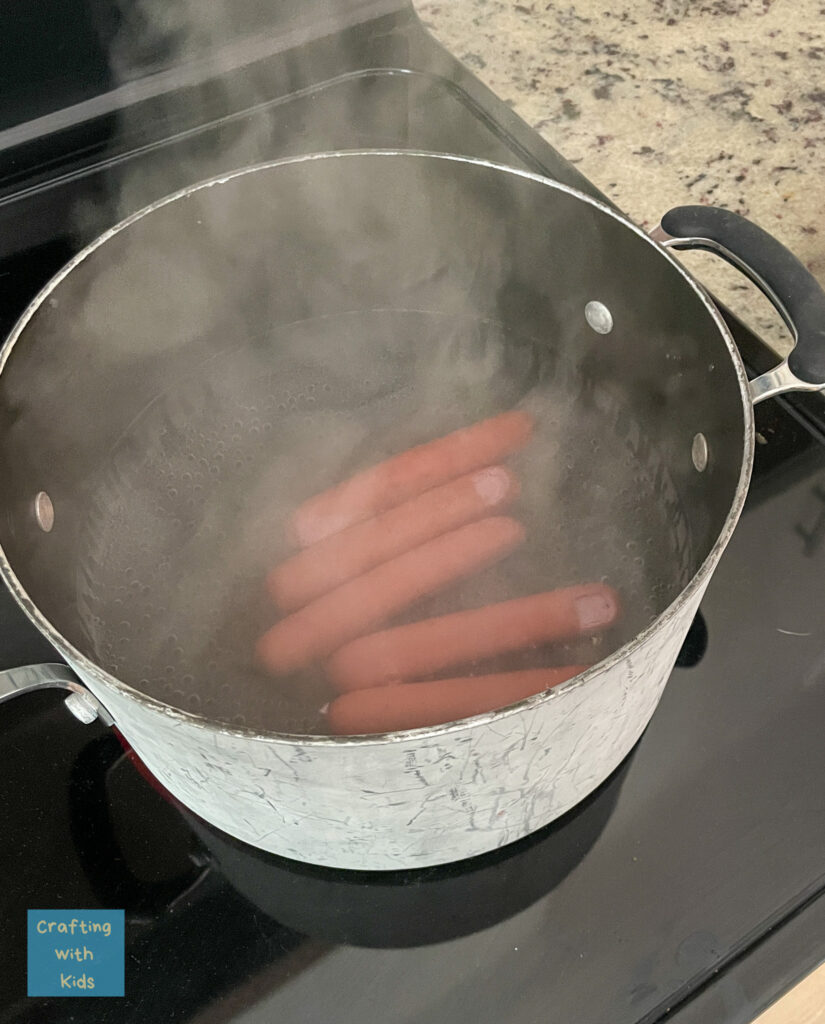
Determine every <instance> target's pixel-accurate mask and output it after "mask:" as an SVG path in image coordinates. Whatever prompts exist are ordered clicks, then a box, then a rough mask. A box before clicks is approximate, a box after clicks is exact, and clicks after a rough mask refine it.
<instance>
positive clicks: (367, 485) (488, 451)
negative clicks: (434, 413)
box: [287, 410, 533, 547]
mask: <svg viewBox="0 0 825 1024" xmlns="http://www.w3.org/2000/svg"><path fill="white" fill-rule="evenodd" d="M532 430H533V420H532V418H531V417H530V416H529V415H528V414H527V413H526V412H520V411H517V410H514V411H510V412H505V413H501V415H499V416H494V417H492V418H491V419H487V420H482V421H481V422H480V423H476V424H474V425H473V426H471V427H465V428H463V429H461V430H456V431H455V432H454V433H452V434H447V435H446V437H440V438H438V439H437V440H435V441H429V442H428V443H427V444H422V445H418V446H417V447H415V448H410V449H409V450H408V451H405V452H401V454H400V455H395V456H393V457H392V458H390V459H387V460H386V461H384V462H380V463H378V465H376V466H371V467H370V468H369V469H365V470H363V471H362V472H360V473H356V474H355V476H353V477H351V478H350V479H349V480H345V481H344V482H343V483H341V484H338V486H336V487H332V488H331V489H330V490H328V491H323V492H322V493H321V494H318V495H316V496H315V497H313V498H310V499H309V500H308V501H305V502H304V503H303V504H302V505H300V506H299V507H298V508H297V509H296V511H295V512H294V514H293V516H292V519H291V521H290V523H289V526H288V527H287V532H288V534H289V536H290V540H291V541H292V542H293V543H295V544H297V545H298V546H299V547H307V546H308V545H310V544H315V543H317V542H318V541H320V540H323V539H324V538H325V537H329V536H330V535H331V534H333V533H338V532H339V531H340V530H345V529H346V528H347V527H348V526H352V525H353V524H354V523H360V522H363V521H364V520H365V519H370V518H372V516H374V515H376V514H377V513H378V512H383V511H385V510H386V509H388V508H393V507H394V506H395V505H400V504H401V502H403V501H407V500H408V499H409V498H413V497H415V496H416V495H417V494H421V493H422V492H423V491H428V490H429V489H430V488H431V487H438V486H439V485H440V484H444V483H446V482H447V481H448V480H453V479H454V478H455V477H457V476H463V475H464V474H465V473H470V472H472V471H473V470H474V469H481V468H482V467H484V466H490V465H492V464H493V463H495V462H498V461H500V460H501V459H503V458H504V457H505V456H506V455H510V454H512V453H513V452H516V451H518V450H519V449H521V448H523V447H524V445H525V444H527V442H528V441H529V439H530V435H531V433H532Z"/></svg>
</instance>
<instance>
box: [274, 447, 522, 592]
mask: <svg viewBox="0 0 825 1024" xmlns="http://www.w3.org/2000/svg"><path fill="white" fill-rule="evenodd" d="M518 492H519V486H518V481H517V480H516V478H515V476H514V475H513V474H512V473H511V472H510V470H509V469H506V468H505V467H504V466H488V467H487V468H485V469H479V470H477V471H476V472H474V473H467V474H466V475H464V476H460V477H458V478H457V479H455V480H451V481H450V482H449V483H446V484H443V485H442V486H441V487H434V488H433V489H432V490H429V491H425V492H424V493H423V494H420V495H418V496H417V497H415V498H412V499H411V500H410V501H405V502H404V503H403V504H401V505H397V506H396V507H395V508H392V509H390V510H389V511H387V512H384V513H382V514H381V515H378V516H375V518H373V519H368V520H366V522H363V523H357V524H356V525H354V526H350V527H349V528H348V529H346V530H342V531H341V532H340V533H336V534H334V535H333V536H330V537H327V538H325V539H324V540H322V541H319V542H318V543H317V544H313V545H312V546H311V547H308V548H305V549H304V550H303V551H299V552H298V554H296V555H293V556H292V558H289V559H287V561H285V562H283V563H282V564H281V565H279V566H277V567H276V568H275V569H273V570H272V572H270V574H269V576H268V577H267V587H268V589H269V593H270V594H271V595H272V598H273V600H274V601H275V603H276V604H277V605H278V607H279V608H280V609H281V611H284V612H291V611H295V609H297V608H301V607H303V605H305V604H307V603H308V602H309V601H312V600H313V599H314V598H316V597H320V595H321V594H325V593H326V592H327V591H328V590H332V589H333V588H335V587H338V586H340V585H341V584H342V583H346V581H347V580H351V579H353V578H354V577H355V576H360V575H361V574H362V573H364V572H366V571H367V570H368V569H372V568H373V567H374V566H376V565H380V564H381V563H382V562H387V561H389V560H390V559H391V558H394V557H395V556H396V555H400V554H402V553H403V552H404V551H409V550H410V549H411V548H414V547H418V546H419V545H420V544H424V543H425V542H426V541H428V540H431V539H432V538H433V537H438V536H440V535H441V534H442V533H447V532H448V531H449V530H454V529H456V527H459V526H463V525H464V523H469V522H472V521H473V520H475V519H479V518H480V517H481V516H484V515H489V513H490V511H491V510H492V509H500V508H503V507H504V506H506V505H508V504H509V503H510V502H511V501H513V500H514V499H515V498H517V497H518Z"/></svg>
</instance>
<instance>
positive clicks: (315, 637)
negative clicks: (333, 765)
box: [257, 516, 524, 674]
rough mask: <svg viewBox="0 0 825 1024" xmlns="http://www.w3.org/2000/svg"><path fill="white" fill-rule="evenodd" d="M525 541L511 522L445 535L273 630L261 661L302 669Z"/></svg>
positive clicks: (262, 643)
mask: <svg viewBox="0 0 825 1024" xmlns="http://www.w3.org/2000/svg"><path fill="white" fill-rule="evenodd" d="M523 540H524V528H523V527H522V525H521V524H520V523H518V522H516V520H515V519H510V518H509V517H507V516H491V517H490V518H488V519H481V520H480V521H479V522H477V523H470V524H468V525H467V526H462V527H460V528H459V529H458V530H451V531H450V532H449V533H445V534H442V535H441V536H440V537H436V538H435V539H434V540H431V541H428V542H427V543H426V544H422V545H420V546H419V547H417V548H413V549H412V550H411V551H407V552H405V553H404V554H402V555H399V556H398V557H397V558H393V559H391V560H390V561H389V562H384V563H383V564H382V565H379V566H376V568H374V569H371V570H370V571H369V572H366V573H364V574H363V575H362V576H358V577H356V578H355V579H354V580H350V581H349V582H348V583H344V584H343V585H342V586H340V587H337V588H336V589H335V590H331V591H329V593H327V594H324V595H323V596H322V597H319V598H317V599H316V600H315V601H312V602H310V604H308V605H305V606H304V607H303V608H301V609H300V611H297V612H295V613H294V614H292V615H290V616H288V617H287V618H285V619H282V620H281V621H280V622H278V623H276V624H275V625H274V626H273V627H272V629H270V630H269V631H268V632H266V633H265V634H264V635H263V636H262V637H261V638H260V640H259V641H258V646H257V653H258V658H259V660H260V662H261V663H262V664H263V665H264V666H265V667H266V668H268V669H269V670H270V671H271V672H274V673H276V674H282V673H287V672H293V671H295V670H296V669H299V668H305V667H306V666H307V665H310V664H311V663H312V662H313V661H316V660H317V659H320V658H325V657H327V656H328V655H330V654H331V653H332V652H333V651H334V650H337V648H339V647H340V646H341V645H342V644H345V643H346V642H347V641H349V640H352V639H354V638H355V637H358V636H363V634H364V633H368V632H369V631H370V630H372V629H375V627H376V626H379V625H380V624H381V623H382V622H386V620H387V619H390V618H392V616H393V615H396V614H398V612H400V611H403V610H404V609H405V608H407V607H408V606H409V605H411V604H413V603H414V602H415V601H417V600H418V599H419V598H422V597H425V596H426V595H428V594H432V593H434V592H435V591H437V590H440V589H441V588H442V587H445V586H446V585H447V584H449V583H452V582H454V581H455V580H458V579H461V578H462V577H464V576H468V575H469V574H470V573H472V572H476V571H477V570H479V569H482V568H484V567H485V566H487V565H491V564H492V563H493V562H496V561H498V560H499V559H500V558H503V557H504V556H505V555H507V554H508V553H509V552H510V551H512V550H513V549H514V548H515V547H517V546H518V545H519V544H520V543H521V542H522V541H523Z"/></svg>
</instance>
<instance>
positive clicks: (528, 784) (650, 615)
mask: <svg viewBox="0 0 825 1024" xmlns="http://www.w3.org/2000/svg"><path fill="white" fill-rule="evenodd" d="M672 246H675V247H682V248H691V247H694V248H708V249H712V250H715V251H717V252H719V253H721V254H722V255H723V256H725V257H726V258H727V259H729V260H730V261H732V262H734V263H735V264H737V265H739V266H740V267H741V268H742V269H743V270H745V272H746V273H748V274H749V275H750V276H751V278H753V279H754V280H755V281H757V283H758V284H759V285H760V286H761V287H762V289H763V290H764V291H765V292H766V294H768V296H769V297H770V298H771V299H772V301H773V302H774V304H775V305H776V307H777V309H778V310H779V311H780V313H781V314H782V315H783V317H784V318H785V319H786V321H787V322H788V324H789V325H790V326H791V328H792V329H793V331H794V334H795V338H796V348H795V350H794V352H793V353H792V354H791V356H790V357H789V359H788V360H787V361H786V362H783V363H782V365H781V366H780V367H778V369H776V370H775V371H774V372H772V373H769V374H766V375H765V376H764V377H761V378H759V379H758V380H755V381H753V382H752V383H750V384H749V383H748V380H747V378H746V375H745V370H744V368H743V365H742V362H741V360H740V358H739V355H738V353H737V351H736V348H735V347H734V344H733V341H732V339H731V336H730V334H729V333H728V330H727V328H726V326H725V323H724V321H723V319H722V317H721V316H720V314H719V311H718V310H717V309H716V307H715V306H714V304H713V302H712V301H711V299H710V298H709V296H708V295H707V293H706V292H705V291H704V290H703V288H702V287H701V286H700V285H699V284H697V282H696V281H694V280H693V278H692V277H691V276H690V274H688V273H687V271H685V270H684V268H683V267H682V266H681V265H680V263H679V262H678V261H677V260H676V259H675V258H674V257H673V255H672V254H671V253H670V252H669V251H668V247H672ZM823 328H825V297H823V294H822V292H821V290H820V289H819V287H818V286H817V284H816V282H815V281H814V280H813V278H812V277H811V275H810V274H808V272H807V271H806V270H805V269H804V268H803V267H802V265H801V264H800V263H799V262H798V261H796V260H795V259H794V257H792V256H791V255H790V254H789V253H788V252H787V251H786V250H785V249H784V248H783V247H782V246H781V245H779V243H777V242H776V241H775V240H773V239H772V238H770V236H768V235H766V234H765V233H764V232H762V231H761V230H760V229H758V228H756V227H755V226H753V225H750V224H748V223H747V222H745V221H743V220H742V219H741V218H738V217H736V216H734V215H732V214H728V213H724V212H721V211H714V210H708V209H706V208H701V207H688V208H682V209H678V210H675V211H672V212H671V213H670V214H668V215H667V217H666V218H665V219H664V220H663V224H662V227H661V228H660V229H658V232H657V233H656V237H655V239H654V238H651V237H648V236H647V235H645V234H644V233H643V232H642V231H641V230H640V229H639V228H637V227H636V226H634V225H633V224H632V223H630V222H629V221H628V220H626V219H625V218H624V217H622V216H621V215H620V214H618V213H617V212H616V211H615V210H613V209H611V208H609V207H608V206H606V205H604V204H602V203H600V202H598V201H596V200H594V199H591V198H589V197H587V196H585V195H582V194H579V193H577V192H576V191H574V190H573V189H570V188H567V187H565V186H563V185H560V184H558V183H557V182H553V181H549V180H547V179H544V178H541V177H539V176H537V175H535V174H529V173H526V172H523V171H518V170H513V169H511V168H506V167H500V166H496V165H493V164H489V163H485V162H482V161H477V160H468V159H463V158H459V157H450V156H441V155H434V154H426V153H397V152H396V153H389V152H374V151H373V152H361V153H352V152H350V153H329V154H318V155H314V156H309V157H303V158H299V159H290V160H285V161H279V162H276V163H270V164H264V165H261V166H256V167H251V168H246V169H244V170H240V171H237V172H234V173H231V174H227V175H224V176H222V177H221V178H217V179H214V180H212V181H208V182H204V183H201V184H199V185H196V186H193V187H191V188H187V189H185V190H183V191H181V192H178V193H176V194H174V195H172V196H169V197H168V198H166V199H163V200H161V201H160V202H157V203H154V204H153V205H152V206H150V207H148V208H147V209H145V210H142V211H140V212H139V213H136V214H134V215H133V216H130V217H129V218H127V219H126V220H124V221H123V222H122V223H120V224H118V225H117V226H116V227H114V228H112V229H111V230H110V231H108V232H107V233H106V234H105V235H103V236H102V237H101V238H99V239H98V240H97V241H96V242H94V243H93V244H91V245H90V246H88V247H87V248H86V249H85V250H84V251H83V252H81V253H80V254H79V255H78V256H77V257H76V258H75V259H73V260H72V261H71V263H69V264H68V266H66V267H65V268H64V269H63V270H62V271H61V272H60V273H59V274H58V275H57V276H56V277H55V278H54V279H53V280H52V281H51V282H50V283H49V284H48V285H47V286H46V287H45V288H44V289H43V291H42V292H41V293H40V294H39V295H38V296H37V298H36V299H35V300H34V301H33V302H32V304H31V305H30V306H29V308H28V309H27V310H26V312H25V313H24V315H23V316H22V318H21V319H20V321H19V322H18V324H17V326H16V327H15V328H14V330H13V332H12V334H11V336H10V338H9V340H8V343H7V344H6V346H5V348H4V349H3V352H2V359H1V360H0V474H2V478H3V481H4V485H3V490H2V496H0V511H1V512H2V515H0V543H1V544H2V554H0V570H2V574H3V577H4V580H5V582H6V584H7V585H8V586H9V588H10V589H11V591H12V593H13V594H14V596H15V598H16V599H17V601H18V602H19V604H20V606H21V607H22V608H23V610H24V611H25V613H26V614H27V615H28V616H29V618H30V619H31V620H32V622H33V623H34V624H35V625H36V626H37V627H38V628H39V629H40V630H41V632H42V633H43V634H44V635H45V636H46V637H47V638H48V639H49V640H50V641H51V642H52V644H53V645H54V646H55V648H56V649H57V650H58V651H59V652H60V654H61V655H62V656H63V657H64V658H65V660H66V662H67V664H68V665H69V666H70V669H71V670H69V669H65V668H62V667H60V666H47V667H43V666H41V667H29V668H25V669H20V670H15V671H12V672H9V673H6V674H5V675H4V676H2V681H1V682H0V687H2V689H0V695H1V696H10V695H12V694H13V693H16V692H22V691H23V690H25V689H30V688H32V687H35V686H38V685H58V686H65V687H67V688H69V689H71V690H72V691H73V692H72V694H71V695H70V696H69V698H67V703H68V704H69V705H70V707H71V709H72V710H73V711H74V713H75V714H76V715H77V716H78V717H80V718H81V719H84V720H89V719H92V718H94V717H95V716H96V715H101V716H102V717H103V718H104V720H106V721H111V722H113V723H114V724H115V725H116V726H117V728H118V729H119V730H120V731H121V732H122V734H123V735H124V736H125V737H126V739H127V740H128V741H129V743H130V744H131V746H132V747H133V748H134V750H135V752H136V753H137V754H138V755H139V757H140V758H141V759H142V761H143V762H144V763H145V764H146V766H147V767H148V768H149V770H150V771H151V772H152V773H153V774H154V775H155V776H156V777H157V779H158V780H159V781H160V782H161V783H162V784H163V786H165V787H166V788H167V789H168V790H169V791H170V792H171V793H172V794H173V795H174V796H175V797H176V798H177V799H178V800H179V801H181V802H182V803H183V804H185V805H186V806H187V807H189V808H190V809H191V810H192V811H194V812H195V813H196V814H198V815H200V816H201V817H202V818H204V819H205V820H206V821H208V822H210V823H211V824H213V825H215V826H217V827H218V828H219V829H222V830H223V831H224V832H227V833H229V834H230V835H231V836H234V837H236V838H237V839H240V840H243V841H244V842H246V843H250V844H252V845H254V846H257V847H259V848H260V849H262V850H267V851H271V852H273V853H277V854H280V855H282V856H284V857H289V858H294V859H297V860H300V861H306V862H310V863H314V864H318V865H330V866H337V867H344V868H357V869H395V868H408V867H416V866H423V865H434V864H440V863H445V862H449V861H453V860H457V859H460V858H466V857H470V856H473V855H476V854H480V853H483V852H485V851H488V850H491V849H494V848H496V847H500V846H503V845H504V844H507V843H511V842H513V841H515V840H517V839H519V838H521V837H523V836H525V835H527V834H529V833H532V832H534V831H535V830H537V829H539V828H540V827H542V826H543V825H546V824H547V823H548V822H550V821H552V820H554V819H555V818H557V817H559V816H560V815H562V814H564V812H565V811H567V810H568V809H570V808H571V807H573V806H574V805H575V804H576V803H578V802H579V801H581V800H582V799H583V798H584V797H585V796H586V795H587V794H589V793H590V792H592V791H593V790H594V789H595V788H596V787H597V786H598V785H599V784H600V783H601V782H602V781H603V780H605V779H606V778H607V777H608V775H609V774H610V773H611V772H612V771H613V770H614V769H615V768H616V766H617V765H618V764H619V763H620V762H621V761H622V759H623V758H624V757H625V756H626V755H627V753H628V752H629V751H630V749H631V748H632V747H633V745H634V744H635V742H636V740H637V739H638V738H639V736H640V735H641V733H642V731H643V730H644V728H645V726H646V725H647V723H648V721H649V719H650V717H651V715H652V714H653V712H654V709H655V707H656V705H657V703H658V701H659V698H660V696H661V694H662V690H663V688H664V685H665V682H666V680H667V678H668V675H669V673H670V671H671V668H672V667H673V664H674V661H675V659H676V657H677V654H678V652H679V649H680V647H681V645H682V641H683V640H684V638H685V635H686V633H687V631H688V628H689V627H690V624H691V622H692V621H693V619H694V616H695V614H696V612H697V609H698V607H699V602H700V600H701V598H702V595H703V593H704V591H705V588H706V587H707V584H708V582H709V580H710V577H711V574H712V573H713V570H714V568H715V566H716V564H717V562H718V560H719V558H720V557H721V555H722V552H723V550H724V548H725V545H726V544H727V542H728V540H729V539H730V536H731V533H732V531H733V529H734V526H735V524H736V521H737V519H738V517H739V514H740V512H741V510H742V506H743V503H744V500H745V494H746V491H747V487H748V481H749V475H750V471H751V462H752V455H753V444H754V421H753V411H752V405H753V403H754V402H757V401H760V400H762V399H763V398H767V397H769V396H770V395H772V394H775V393H777V392H780V391H785V390H790V389H807V390H819V389H821V388H822V387H823V386H825V345H824V344H823V338H822V334H823ZM536 394H540V395H542V396H544V399H545V400H546V401H545V402H544V405H543V406H542V408H543V409H544V412H545V414H546V415H545V417H544V420H545V432H544V434H543V435H542V438H541V439H539V441H537V442H536V443H534V444H533V445H532V448H533V453H532V455H531V456H530V459H529V460H528V461H527V462H526V463H525V465H524V467H523V472H524V475H525V478H526V481H527V484H526V487H527V489H528V490H529V489H530V488H532V492H531V493H532V494H533V496H534V497H536V496H537V504H536V507H537V508H538V509H539V512H538V513H537V514H536V515H534V518H533V521H532V522H531V523H530V524H529V526H530V533H531V535H532V537H533V542H532V543H533V547H532V548H530V549H529V551H528V554H527V555H526V556H525V557H526V559H527V562H529V566H530V567H532V571H533V572H534V573H535V580H534V581H533V583H534V585H535V586H536V588H537V589H541V588H552V587H553V586H558V585H564V584H565V583H567V582H576V581H577V579H579V578H582V577H587V578H592V577H595V576H596V575H597V574H598V573H599V569H600V567H602V566H603V567H604V572H603V575H604V576H606V577H607V578H609V579H610V581H611V582H613V583H615V585H616V586H618V587H619V589H620V590H623V592H624V595H625V598H626V604H627V608H626V614H625V618H624V620H623V624H622V627H621V630H620V632H619V633H617V634H616V636H614V637H613V641H612V644H608V645H607V646H605V647H603V648H599V649H597V654H598V655H599V656H601V657H600V660H598V661H597V663H596V664H595V665H594V666H593V667H592V668H590V669H589V670H587V671H586V672H584V673H583V674H581V675H580V676H578V677H577V678H575V679H573V680H571V681H569V682H568V683H565V684H563V685H561V686H558V687H556V688H554V689H552V690H550V691H548V692H546V693H543V694H540V695H537V696H534V697H531V698H529V699H527V700H523V701H521V702H520V703H518V704H515V705H513V706H510V707H506V708H503V709H501V710H498V711H494V712H488V713H485V714H482V715H478V716H476V717H474V718H470V719H465V720H462V721H457V722H452V723H449V724H444V725H440V726H437V727H433V728H426V729H418V730H411V731H408V732H404V733H392V734H383V735H371V736H355V737H332V736H327V735H319V734H315V733H313V730H314V729H315V728H316V727H317V720H315V719H312V718H311V716H310V717H309V718H308V717H307V713H306V706H305V702H304V703H302V702H301V701H302V700H303V699H304V698H305V697H306V693H305V692H303V691H302V693H301V695H300V699H299V697H296V696H295V694H293V693H290V692H288V690H287V689H284V688H282V687H280V686H279V685H276V684H274V683H273V684H271V685H268V684H266V682H265V681H262V680H261V678H260V676H255V675H254V671H253V670H252V669H249V668H248V666H247V665H246V664H245V659H244V657H243V655H242V653H239V652H242V650H245V649H246V648H247V647H250V648H251V646H252V644H253V641H254V637H255V635H256V631H259V630H260V629H261V628H263V627H264V625H265V623H264V621H263V619H262V618H261V616H265V614H266V613H265V612H263V611H261V609H260V607H259V606H258V605H257V604H256V603H255V600H253V599H252V598H250V596H249V595H250V593H252V592H253V591H254V586H253V584H254V581H255V580H256V579H259V577H260V575H261V572H262V571H263V570H264V569H265V568H266V563H267V561H268V560H270V559H273V558H275V557H277V556H278V555H279V551H278V549H277V545H276V544H275V542H274V541H273V537H275V536H276V535H277V536H281V534H282V530H281V527H282V525H283V522H282V513H283V510H284V509H285V508H288V507H294V504H295V502H296V501H299V500H301V499H302V497H305V496H306V495H307V494H310V493H313V488H314V489H315V490H317V489H318V487H319V486H321V485H323V484H324V482H325V481H326V482H327V483H328V482H330V481H333V480H335V479H336V478H338V479H340V477H341V476H342V475H343V474H344V471H345V470H347V469H351V468H353V467H355V468H357V466H358V465H359V464H364V463H365V462H366V463H368V462H369V461H370V460H373V461H374V460H375V459H376V458H377V457H378V456H379V455H381V454H382V453H383V454H386V453H387V452H391V451H394V450H398V449H399V448H400V447H403V446H404V445H405V444H408V443H415V440H416V438H418V439H422V437H426V436H438V435H439V434H440V433H445V432H447V431H449V430H450V429H454V428H455V427H456V426H458V425H461V424H462V423H463V422H467V421H468V419H470V418H472V417H476V418H480V417H481V416H483V415H485V414H490V413H493V412H495V411H498V410H501V409H503V408H506V407H509V406H512V405H515V404H517V403H520V402H524V401H527V402H529V401H531V396H535V395H536ZM548 409H549V410H550V414H547V410H548ZM365 410H367V411H368V417H369V422H370V424H371V426H372V430H371V432H370V433H369V436H368V437H367V436H366V435H365V434H364V430H363V420H362V418H361V417H362V416H363V415H367V413H365V412H364V411H365ZM376 436H379V437H380V438H381V444H382V445H383V446H384V447H383V448H382V449H381V451H378V450H377V449H375V447H374V444H375V441H374V439H375V437H376ZM365 438H366V439H365ZM371 444H372V445H373V447H370V445H371ZM543 498H546V499H547V500H546V501H543V500H542V499H543ZM279 517H281V518H279ZM599 559H602V562H601V563H600V561H599ZM608 563H609V564H608ZM525 564H527V563H525V560H524V559H523V560H522V563H521V565H522V568H524V566H525ZM227 567H230V568H231V570H232V571H231V572H229V571H228V569H227ZM505 582H506V581H505ZM498 585H503V584H502V581H501V579H498V578H496V579H494V581H493V583H488V591H486V592H485V593H484V594H483V595H482V596H483V597H486V598H488V599H489V597H490V595H491V594H492V595H493V596H495V587H496V586H498ZM227 609H229V610H231V612H232V614H228V613H227ZM224 613H227V614H224ZM247 632H248V634H249V635H248V636H247ZM314 685H316V684H315V683H311V682H310V683H307V686H308V688H309V690H310V691H312V686H314ZM322 696H323V695H322V693H321V692H320V691H319V692H318V693H317V694H316V697H317V701H316V703H317V704H320V703H321V699H322Z"/></svg>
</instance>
